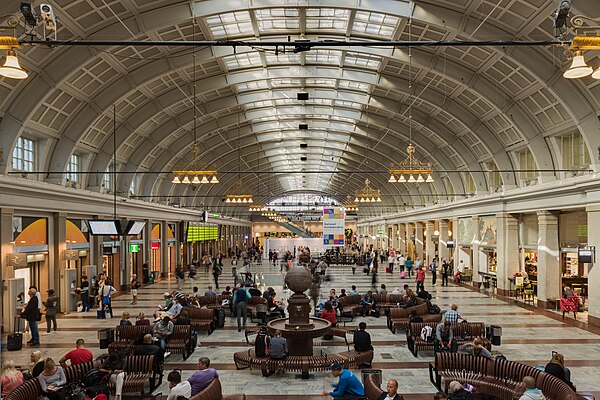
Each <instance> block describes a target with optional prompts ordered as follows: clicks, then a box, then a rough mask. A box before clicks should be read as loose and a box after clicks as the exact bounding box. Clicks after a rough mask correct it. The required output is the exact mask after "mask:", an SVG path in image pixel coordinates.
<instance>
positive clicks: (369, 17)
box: [352, 11, 400, 39]
mask: <svg viewBox="0 0 600 400" xmlns="http://www.w3.org/2000/svg"><path fill="white" fill-rule="evenodd" d="M399 22H400V18H398V17H395V16H392V15H386V14H380V13H376V12H369V11H357V12H356V15H355V16H354V23H353V25H352V33H356V34H367V35H373V36H379V37H384V38H390V39H391V38H392V36H393V34H394V30H395V29H396V27H397V26H398V23H399Z"/></svg>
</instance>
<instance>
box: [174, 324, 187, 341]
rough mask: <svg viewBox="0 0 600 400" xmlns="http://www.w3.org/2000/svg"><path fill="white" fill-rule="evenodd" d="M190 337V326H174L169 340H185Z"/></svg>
mask: <svg viewBox="0 0 600 400" xmlns="http://www.w3.org/2000/svg"><path fill="white" fill-rule="evenodd" d="M191 337H192V327H191V325H175V326H173V334H172V335H171V336H170V339H173V340H175V339H179V340H187V339H190V338H191Z"/></svg>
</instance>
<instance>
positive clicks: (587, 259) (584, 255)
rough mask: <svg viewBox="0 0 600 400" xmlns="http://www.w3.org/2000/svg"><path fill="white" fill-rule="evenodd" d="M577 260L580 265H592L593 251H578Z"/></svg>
mask: <svg viewBox="0 0 600 400" xmlns="http://www.w3.org/2000/svg"><path fill="white" fill-rule="evenodd" d="M577 259H578V261H579V262H580V263H593V262H594V250H589V249H579V250H578V252H577Z"/></svg>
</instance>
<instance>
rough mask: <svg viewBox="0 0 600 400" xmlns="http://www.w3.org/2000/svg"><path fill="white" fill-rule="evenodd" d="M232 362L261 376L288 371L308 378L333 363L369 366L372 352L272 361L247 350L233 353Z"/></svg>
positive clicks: (352, 351)
mask: <svg viewBox="0 0 600 400" xmlns="http://www.w3.org/2000/svg"><path fill="white" fill-rule="evenodd" d="M233 361H234V362H235V366H236V368H237V369H243V368H250V369H251V370H252V369H259V370H261V371H262V373H263V375H267V373H268V371H289V372H301V373H302V375H303V376H308V373H309V372H310V371H328V370H329V367H330V366H331V364H332V363H334V362H339V363H340V364H342V365H343V367H344V368H356V367H358V366H359V365H364V364H371V362H372V361H373V351H372V350H370V351H364V352H358V351H355V350H349V351H345V352H342V353H334V354H323V355H320V356H287V357H286V358H284V359H281V360H274V359H271V358H269V357H257V356H256V354H255V353H254V350H253V349H249V350H246V351H239V352H236V353H234V355H233Z"/></svg>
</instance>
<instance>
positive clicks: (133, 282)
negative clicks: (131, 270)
mask: <svg viewBox="0 0 600 400" xmlns="http://www.w3.org/2000/svg"><path fill="white" fill-rule="evenodd" d="M129 284H130V286H131V304H137V297H138V289H139V288H140V287H141V286H142V285H141V284H140V281H138V279H137V275H136V274H133V275H131V281H130V283H129Z"/></svg>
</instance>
